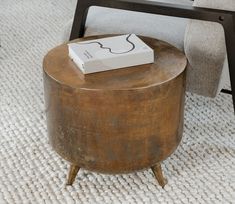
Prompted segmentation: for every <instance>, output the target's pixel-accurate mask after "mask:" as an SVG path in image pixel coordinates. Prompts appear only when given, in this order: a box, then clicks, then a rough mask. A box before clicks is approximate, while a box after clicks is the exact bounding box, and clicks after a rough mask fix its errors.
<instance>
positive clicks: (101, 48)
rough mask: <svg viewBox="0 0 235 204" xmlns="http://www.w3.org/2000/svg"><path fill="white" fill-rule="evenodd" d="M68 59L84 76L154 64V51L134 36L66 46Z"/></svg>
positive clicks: (122, 36) (108, 38)
mask: <svg viewBox="0 0 235 204" xmlns="http://www.w3.org/2000/svg"><path fill="white" fill-rule="evenodd" d="M68 48H69V57H70V58H71V59H72V60H73V61H74V63H75V64H76V65H77V66H78V67H79V68H80V70H81V71H82V72H83V73H84V74H89V73H95V72H101V71H107V70H113V69H118V68H125V67H131V66H136V65H142V64H148V63H153V62H154V51H153V49H151V48H150V47H149V46H148V45H147V44H145V43H144V42H143V41H142V40H141V39H140V38H139V37H138V36H136V35H135V34H128V35H121V36H115V37H107V38H102V39H96V40H89V41H82V42H78V43H70V44H68Z"/></svg>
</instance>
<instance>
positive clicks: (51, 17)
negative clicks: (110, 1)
mask: <svg viewBox="0 0 235 204" xmlns="http://www.w3.org/2000/svg"><path fill="white" fill-rule="evenodd" d="M75 3H76V2H75V0H67V1H64V0H57V1H53V0H40V1H37V0H24V1H23V0H7V1H6V0H0V16H1V17H0V39H1V47H0V204H5V203H10V204H12V203H19V204H22V203H56V204H57V203H62V204H65V203H69V204H70V203H92V204H93V203H164V204H165V203H186V204H188V203H213V204H214V203H235V117H234V115H233V108H232V99H231V96H229V95H225V94H220V95H219V96H218V97H217V98H216V99H214V100H212V99H208V98H204V97H200V96H196V95H192V94H187V98H186V111H185V129H184V135H183V140H182V143H181V145H180V146H179V147H178V149H177V151H176V152H175V153H174V154H173V155H171V156H170V157H169V158H168V159H167V160H166V161H164V162H163V170H164V173H165V176H166V177H167V178H168V184H167V186H166V187H165V189H162V188H161V187H160V186H159V185H158V184H157V182H156V180H155V178H154V176H153V173H152V172H151V171H150V170H146V171H141V172H137V173H132V174H126V175H102V174H97V173H92V172H89V171H86V170H83V169H82V170H81V171H80V172H79V174H78V176H77V178H76V181H75V183H74V185H73V186H71V187H66V186H65V182H66V176H67V172H68V163H67V162H65V161H64V160H62V159H61V158H60V157H59V156H57V154H56V153H55V152H54V151H53V150H52V149H51V147H50V146H49V144H48V138H47V130H46V123H45V110H44V100H43V83H42V67H41V64H42V59H43V56H44V55H45V54H46V52H47V51H48V50H49V49H51V48H52V47H54V46H55V45H57V44H58V43H59V38H58V36H59V35H60V34H61V32H62V27H63V25H65V24H66V22H67V21H68V20H69V19H70V18H72V15H73V12H74V7H75Z"/></svg>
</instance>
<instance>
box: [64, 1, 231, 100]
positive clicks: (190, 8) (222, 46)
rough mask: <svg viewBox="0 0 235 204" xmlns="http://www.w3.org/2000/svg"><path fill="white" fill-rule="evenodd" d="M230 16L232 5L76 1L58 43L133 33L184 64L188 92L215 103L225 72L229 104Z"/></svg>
mask: <svg viewBox="0 0 235 204" xmlns="http://www.w3.org/2000/svg"><path fill="white" fill-rule="evenodd" d="M198 7H200V8H198ZM88 8H89V10H88ZM206 8H210V9H206ZM218 9H219V10H218ZM135 11H140V12H135ZM233 11H235V1H234V0H223V1H222V0H194V1H191V0H152V1H143V0H142V1H141V0H129V1H128V0H108V1H107V0H106V1H105V0H78V4H77V9H76V13H75V17H74V20H73V19H71V21H70V22H69V23H68V25H67V26H66V29H65V33H64V36H63V40H64V41H67V40H69V38H70V39H74V38H77V37H82V36H83V35H84V34H85V35H95V34H107V33H115V34H119V33H136V34H139V35H145V36H150V37H154V38H158V39H161V40H165V41H167V42H169V43H171V44H173V45H175V46H176V47H178V48H179V49H181V50H182V51H184V52H185V54H186V56H187V58H188V61H189V63H188V74H187V90H188V91H190V92H193V93H196V94H200V95H203V96H209V97H215V96H216V95H217V94H218V93H219V92H220V91H221V89H222V87H224V84H226V83H227V84H229V83H228V82H229V71H228V70H229V69H228V67H229V68H230V77H231V82H232V83H231V84H232V89H233V93H234V94H233V101H234V100H235V22H234V21H235V12H233ZM87 14H88V15H87ZM159 14H160V15H159ZM179 17H180V18H179ZM181 17H183V18H181ZM192 19H194V20H192ZM197 19H199V20H200V21H199V20H197ZM201 20H206V21H201ZM209 21H210V22H209ZM71 28H72V31H71ZM223 28H224V29H225V34H226V35H224V29H223ZM225 36H226V41H225ZM226 43H227V51H228V58H227V53H226ZM227 59H229V60H227ZM228 62H229V63H228ZM228 64H229V66H228ZM224 92H227V93H232V91H228V90H225V91H224Z"/></svg>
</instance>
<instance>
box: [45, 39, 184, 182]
mask: <svg viewBox="0 0 235 204" xmlns="http://www.w3.org/2000/svg"><path fill="white" fill-rule="evenodd" d="M102 37H106V36H92V37H86V38H81V39H77V40H75V41H83V40H91V39H97V38H102ZM141 38H142V39H143V40H144V41H145V42H146V43H147V44H148V45H149V46H150V47H151V48H153V49H154V51H155V62H154V63H153V64H146V65H140V66H135V67H128V68H124V69H117V70H112V71H106V72H100V73H94V74H88V75H83V74H82V73H81V72H80V70H79V69H78V68H77V67H76V65H75V64H74V63H73V61H72V60H71V59H70V58H69V56H68V47H67V44H63V45H60V46H58V47H56V48H54V49H52V50H51V51H50V52H49V53H48V54H47V55H46V57H45V58H44V62H43V68H44V89H45V101H46V114H47V126H48V135H49V140H50V144H51V145H52V147H53V149H54V150H55V151H56V152H57V153H58V154H59V155H60V156H61V157H62V158H64V159H65V160H67V161H69V162H70V163H71V168H70V172H69V177H68V184H72V183H73V181H74V179H75V176H76V174H77V172H78V170H79V168H80V167H82V168H85V169H88V170H91V171H96V172H102V173H111V174H116V173H128V172H132V171H136V170H141V169H146V168H149V167H151V168H152V170H153V173H154V174H155V177H156V178H157V180H158V182H159V184H160V185H161V186H164V185H165V184H166V180H165V179H164V178H163V176H162V170H161V165H160V162H161V161H163V160H164V159H166V158H167V157H168V156H169V155H170V154H172V153H173V152H174V151H175V149H176V148H177V146H178V145H179V143H180V141H181V137H182V132H183V115H184V97H185V75H186V73H185V72H186V71H185V69H186V65H187V60H186V58H185V56H184V54H183V53H182V52H181V51H179V50H178V49H176V48H175V47H173V46H171V45H169V44H168V43H166V42H163V41H159V40H156V39H152V38H147V37H141Z"/></svg>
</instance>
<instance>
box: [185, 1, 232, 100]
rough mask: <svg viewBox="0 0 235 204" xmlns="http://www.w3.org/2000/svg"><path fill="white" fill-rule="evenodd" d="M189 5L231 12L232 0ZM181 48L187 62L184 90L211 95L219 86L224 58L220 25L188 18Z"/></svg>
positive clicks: (200, 2) (224, 49) (224, 52)
mask: <svg viewBox="0 0 235 204" xmlns="http://www.w3.org/2000/svg"><path fill="white" fill-rule="evenodd" d="M226 3H227V4H226ZM193 6H195V7H203V8H212V9H220V10H230V11H235V1H234V0H223V1H221V0H194V3H193ZM184 48H185V53H186V56H187V58H188V61H189V65H190V66H189V70H188V78H187V80H188V83H187V84H188V90H190V91H192V92H194V93H197V94H200V95H204V96H209V97H215V96H216V95H217V93H218V91H220V90H219V89H221V87H220V86H219V85H220V79H221V75H222V70H223V67H224V62H225V57H226V46H225V37H224V30H223V28H222V26H221V25H220V24H217V23H212V22H206V21H198V20H190V21H189V24H188V26H187V28H186V33H185V45H184Z"/></svg>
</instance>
